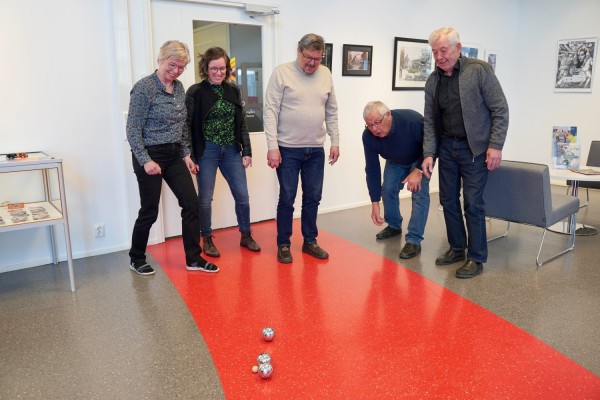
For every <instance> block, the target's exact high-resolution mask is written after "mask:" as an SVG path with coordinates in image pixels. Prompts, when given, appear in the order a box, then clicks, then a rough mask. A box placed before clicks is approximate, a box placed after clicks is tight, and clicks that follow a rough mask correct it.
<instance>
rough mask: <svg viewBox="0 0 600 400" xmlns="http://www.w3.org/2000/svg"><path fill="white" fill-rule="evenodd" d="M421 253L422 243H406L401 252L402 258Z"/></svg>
mask: <svg viewBox="0 0 600 400" xmlns="http://www.w3.org/2000/svg"><path fill="white" fill-rule="evenodd" d="M419 253H421V245H420V244H414V243H406V244H405V245H404V247H403V248H402V251H401V252H400V258H403V259H405V260H408V259H409V258H413V257H415V256H417V255H418V254H419Z"/></svg>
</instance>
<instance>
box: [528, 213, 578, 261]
mask: <svg viewBox="0 0 600 400" xmlns="http://www.w3.org/2000/svg"><path fill="white" fill-rule="evenodd" d="M569 220H570V221H569V239H568V247H567V248H566V249H565V250H563V251H560V252H558V253H556V254H554V255H552V256H550V257H548V258H546V259H545V260H540V255H541V253H542V247H543V246H544V238H545V237H546V231H547V229H546V228H544V232H543V233H542V242H541V243H540V249H539V250H538V254H537V257H536V259H535V264H536V265H537V267H538V268H539V267H541V266H542V265H543V264H545V263H547V262H548V261H552V260H554V259H555V258H558V257H560V256H562V255H563V254H565V253H568V252H569V251H571V250H573V249H574V248H575V230H576V228H577V213H575V214H573V215H572V216H571V217H570V218H569Z"/></svg>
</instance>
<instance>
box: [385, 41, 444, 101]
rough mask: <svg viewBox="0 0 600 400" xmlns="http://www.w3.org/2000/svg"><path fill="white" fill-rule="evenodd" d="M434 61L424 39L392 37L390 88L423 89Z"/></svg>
mask: <svg viewBox="0 0 600 400" xmlns="http://www.w3.org/2000/svg"><path fill="white" fill-rule="evenodd" d="M434 65H435V61H434V59H433V54H432V53H431V48H430V47H429V44H428V43H427V40H425V39H408V38H401V37H397V38H395V39H394V69H393V77H392V90H423V88H425V81H426V80H427V78H428V77H429V75H430V74H431V71H433V68H434Z"/></svg>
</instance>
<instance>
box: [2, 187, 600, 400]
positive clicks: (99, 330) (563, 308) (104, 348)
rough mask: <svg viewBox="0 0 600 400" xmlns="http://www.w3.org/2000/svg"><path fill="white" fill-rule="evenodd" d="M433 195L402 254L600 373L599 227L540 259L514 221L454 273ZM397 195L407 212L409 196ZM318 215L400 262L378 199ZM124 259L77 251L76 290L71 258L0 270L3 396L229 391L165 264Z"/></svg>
mask: <svg viewBox="0 0 600 400" xmlns="http://www.w3.org/2000/svg"><path fill="white" fill-rule="evenodd" d="M555 190H556V191H558V192H561V193H562V192H564V188H561V187H557V188H555ZM591 196H592V206H591V207H586V208H583V209H582V210H581V212H580V216H579V222H587V223H588V224H590V225H593V226H596V227H600V192H594V191H592V192H591ZM437 201H438V197H437V194H432V207H431V210H430V215H429V221H428V224H427V229H426V234H425V236H426V239H425V241H424V242H423V253H422V254H421V255H420V256H419V257H417V258H415V259H412V260H402V264H403V265H404V266H405V267H407V268H409V269H411V270H413V271H415V272H417V273H419V274H421V275H423V276H425V277H427V278H428V279H431V280H432V281H435V282H437V283H439V284H441V285H443V286H445V287H447V288H449V289H450V290H452V291H454V292H456V293H458V294H460V295H462V296H464V297H466V298H468V299H470V300H472V301H473V302H475V303H477V304H479V305H481V306H483V307H485V308H486V309H488V310H490V311H492V312H493V313H495V314H497V315H499V316H501V317H502V318H504V319H506V320H508V321H509V322H511V323H513V324H515V325H517V326H519V327H521V328H522V329H524V330H525V331H527V332H529V333H531V334H533V335H535V336H536V337H538V338H539V339H541V340H542V341H544V342H545V343H547V344H548V345H550V346H552V347H553V348H555V349H557V350H558V351H560V352H561V353H563V354H565V355H566V356H567V357H569V358H571V359H573V360H574V361H576V362H577V363H579V364H581V365H582V366H584V367H585V368H587V369H589V370H590V371H592V372H593V373H595V374H596V375H600V346H598V332H599V331H600V311H599V310H600V261H599V260H600V235H596V236H589V237H578V238H577V243H576V248H575V252H574V253H572V254H569V255H567V256H566V257H560V258H558V259H557V260H554V261H551V262H550V263H548V264H547V265H543V266H542V267H541V268H540V269H536V266H535V256H536V254H537V248H538V245H539V241H540V240H541V233H542V231H541V229H538V228H535V227H530V226H522V225H516V224H512V225H511V232H510V234H509V237H508V238H505V239H500V240H498V241H495V242H492V243H491V244H490V246H489V253H490V254H489V260H488V263H486V264H485V269H484V273H483V275H481V276H479V277H476V278H474V279H469V280H458V279H456V278H454V270H455V269H456V268H457V267H458V265H451V266H446V267H436V266H435V265H434V261H435V258H436V257H437V256H438V255H439V254H440V253H441V252H442V251H444V250H445V248H446V247H447V244H446V239H445V228H444V222H443V216H442V212H441V211H439V210H438V209H437V208H436V207H435V205H436V204H437ZM401 203H402V212H403V214H404V215H405V217H406V218H408V216H409V215H410V201H408V199H403V200H402V201H401ZM406 222H407V221H406ZM406 222H405V223H406ZM319 226H320V228H322V229H325V230H328V231H329V232H332V233H334V234H336V235H338V236H340V237H343V238H344V239H346V240H349V241H351V242H354V243H356V244H358V245H360V246H363V247H365V248H367V249H369V250H371V251H373V252H375V253H378V254H381V255H383V256H385V257H388V258H390V259H392V260H395V261H400V260H399V259H398V253H399V251H400V249H401V247H402V245H403V244H404V243H403V238H402V239H401V240H398V239H390V240H387V241H383V242H378V241H376V240H375V233H376V232H377V231H378V230H379V229H380V228H378V227H376V226H374V225H373V224H372V223H371V219H370V207H360V208H356V209H352V210H346V211H339V212H334V213H329V214H322V215H320V216H319ZM490 226H491V229H492V233H494V232H500V231H501V230H502V228H503V225H502V223H500V222H497V221H496V222H491V225H490ZM557 236H558V235H552V237H549V238H547V241H548V243H547V248H546V251H552V250H553V248H557V247H558V246H561V245H562V242H563V241H564V237H562V236H558V237H557ZM127 261H128V258H127V253H126V252H119V253H113V254H107V255H103V256H98V257H90V258H86V259H80V260H76V261H75V272H76V284H77V291H76V292H75V293H71V292H70V291H69V289H68V278H67V275H66V264H65V263H61V264H59V265H58V266H57V267H55V266H52V265H50V266H42V267H38V268H30V269H27V270H21V271H14V272H8V273H4V274H0V360H1V362H0V399H20V398H23V399H25V398H27V399H167V398H169V399H170V398H186V399H187V398H190V399H191V398H194V399H221V398H224V396H223V392H222V388H221V385H220V382H219V379H218V376H217V373H216V371H215V368H214V366H213V363H212V359H211V357H210V354H209V353H208V350H207V348H206V346H205V344H204V341H203V339H202V336H201V334H200V333H199V332H198V329H197V327H196V324H195V322H194V321H193V319H192V317H191V315H190V313H189V312H188V310H187V309H186V307H185V305H184V303H183V301H182V300H181V298H180V297H179V295H178V293H177V292H176V291H175V289H174V287H173V285H172V284H171V282H170V281H169V280H168V278H167V277H166V275H165V274H164V273H163V272H162V270H161V269H160V268H157V274H156V275H155V276H154V277H151V278H150V279H139V277H137V276H134V275H133V274H132V273H131V272H130V271H129V269H128V268H127Z"/></svg>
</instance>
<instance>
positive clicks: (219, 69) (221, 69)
mask: <svg viewBox="0 0 600 400" xmlns="http://www.w3.org/2000/svg"><path fill="white" fill-rule="evenodd" d="M208 70H209V71H210V72H212V73H213V74H216V73H217V72H220V73H222V74H225V73H227V67H208Z"/></svg>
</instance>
